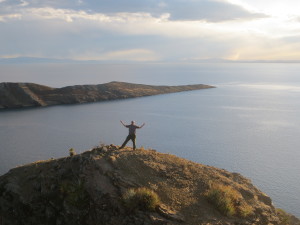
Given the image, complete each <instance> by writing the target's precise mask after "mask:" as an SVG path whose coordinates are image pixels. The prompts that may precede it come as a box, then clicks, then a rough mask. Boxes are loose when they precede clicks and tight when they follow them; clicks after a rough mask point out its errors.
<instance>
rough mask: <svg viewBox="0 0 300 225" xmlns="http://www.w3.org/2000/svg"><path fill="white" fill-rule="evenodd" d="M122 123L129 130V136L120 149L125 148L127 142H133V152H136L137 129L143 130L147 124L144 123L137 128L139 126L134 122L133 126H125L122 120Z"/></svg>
mask: <svg viewBox="0 0 300 225" xmlns="http://www.w3.org/2000/svg"><path fill="white" fill-rule="evenodd" d="M120 122H121V123H122V124H123V126H124V127H126V128H128V130H129V134H128V136H127V138H126V140H125V141H124V143H123V144H122V146H121V147H120V148H119V149H122V148H124V147H125V145H126V144H127V142H128V141H129V140H131V141H132V144H133V150H135V148H136V146H135V139H136V129H140V128H142V127H143V126H145V123H143V124H142V126H137V125H135V122H134V121H131V124H130V125H126V124H124V123H123V121H122V120H120Z"/></svg>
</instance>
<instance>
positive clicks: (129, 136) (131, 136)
mask: <svg viewBox="0 0 300 225" xmlns="http://www.w3.org/2000/svg"><path fill="white" fill-rule="evenodd" d="M135 138H136V136H135V134H129V135H128V136H127V138H126V140H125V141H124V143H123V144H122V146H121V147H120V149H121V148H124V147H125V145H126V144H127V142H128V141H130V140H131V141H132V144H133V150H135V147H136V146H135Z"/></svg>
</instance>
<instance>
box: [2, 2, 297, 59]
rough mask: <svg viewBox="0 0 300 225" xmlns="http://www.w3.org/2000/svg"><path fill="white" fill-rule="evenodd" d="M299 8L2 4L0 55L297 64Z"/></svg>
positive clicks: (237, 4) (289, 4)
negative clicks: (219, 60)
mask: <svg viewBox="0 0 300 225" xmlns="http://www.w3.org/2000/svg"><path fill="white" fill-rule="evenodd" d="M296 6H299V7H300V2H299V3H298V2H297V1H295V0H287V2H286V1H285V2H279V0H277V1H272V2H271V3H270V1H267V0H253V1H250V0H228V1H225V0H223V1H221V0H218V1H217V0H198V1H194V0H172V1H171V0H163V1H156V0H145V1H140V0H123V1H104V0H100V1H92V0H87V1H81V0H79V1H71V0H66V1H63V2H60V1H51V0H45V1H42V2H41V1H33V0H28V1H24V0H12V1H6V0H0V32H1V36H0V43H1V45H0V52H1V55H0V57H4V56H8V55H19V56H38V57H53V58H74V59H97V60H132V61H157V60H160V61H164V60H177V61H178V60H179V61H180V60H189V59H193V60H195V59H206V58H225V59H232V60H256V59H257V60H258V59H266V60H280V59H282V60H300V53H299V52H300V39H299V38H298V37H300V19H299V16H298V15H297V13H296V11H297V10H296V9H295V8H299V7H296Z"/></svg>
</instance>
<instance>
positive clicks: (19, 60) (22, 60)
mask: <svg viewBox="0 0 300 225" xmlns="http://www.w3.org/2000/svg"><path fill="white" fill-rule="evenodd" d="M164 62H165V63H186V62H187V63H300V60H285V59H282V60H229V59H222V58H207V59H189V60H187V61H164ZM47 63H50V64H51V63H55V64H63V63H70V64H73V63H74V64H106V63H129V64H131V63H134V64H136V63H140V62H136V61H131V60H126V59H124V60H75V59H58V58H40V57H15V58H0V64H47ZM143 63H147V62H143ZM150 63H155V62H150ZM160 63H161V62H160Z"/></svg>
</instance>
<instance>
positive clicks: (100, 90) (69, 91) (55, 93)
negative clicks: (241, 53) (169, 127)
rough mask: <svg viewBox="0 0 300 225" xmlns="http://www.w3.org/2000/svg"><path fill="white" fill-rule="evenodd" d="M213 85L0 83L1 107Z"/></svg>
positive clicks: (116, 97) (185, 89) (174, 90)
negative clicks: (55, 85) (61, 86)
mask: <svg viewBox="0 0 300 225" xmlns="http://www.w3.org/2000/svg"><path fill="white" fill-rule="evenodd" d="M204 88H212V86H209V85H203V84H198V85H182V86H153V85H143V84H131V83H124V82H110V83H106V84H99V85H76V86H68V87H63V88H51V87H47V86H43V85H38V84H33V83H0V109H1V108H21V107H33V106H49V105H59V104H75V103H86V102H97V101H106V100H115V99H125V98H134V97H142V96H150V95H158V94H167V93H174V92H181V91H190V90H198V89H204Z"/></svg>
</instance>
